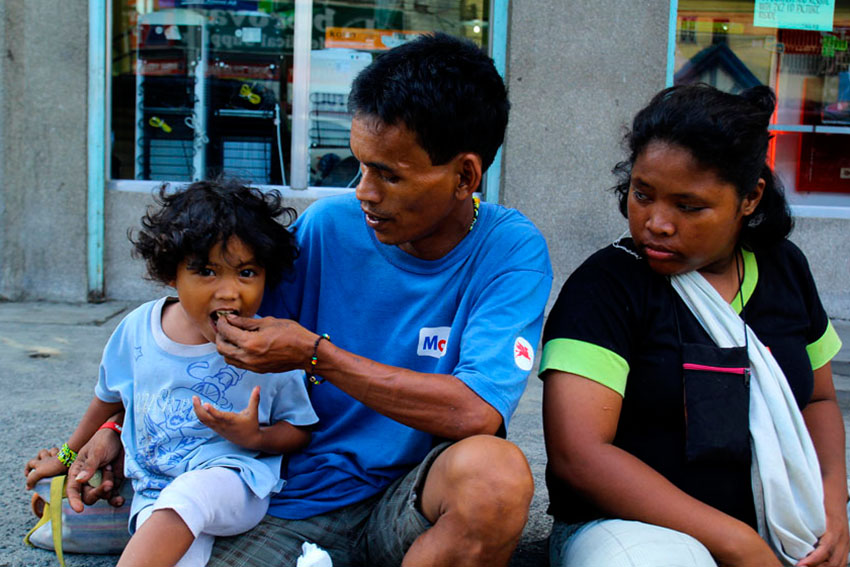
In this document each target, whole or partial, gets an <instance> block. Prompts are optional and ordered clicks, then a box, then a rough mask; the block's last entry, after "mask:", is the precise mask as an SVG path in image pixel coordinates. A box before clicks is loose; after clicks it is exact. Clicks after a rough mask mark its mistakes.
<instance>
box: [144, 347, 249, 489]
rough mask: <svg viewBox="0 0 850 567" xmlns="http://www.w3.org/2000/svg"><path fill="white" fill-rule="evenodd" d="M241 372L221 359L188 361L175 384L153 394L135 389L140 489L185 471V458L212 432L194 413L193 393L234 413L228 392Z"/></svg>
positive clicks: (159, 484) (160, 484) (160, 486)
mask: <svg viewBox="0 0 850 567" xmlns="http://www.w3.org/2000/svg"><path fill="white" fill-rule="evenodd" d="M246 372H247V370H241V369H238V368H234V367H233V366H230V365H227V364H224V363H222V364H221V366H220V367H218V368H216V367H215V366H213V367H212V368H211V367H210V363H209V362H208V361H200V362H193V363H191V364H189V365H188V366H187V367H186V374H185V377H184V379H183V380H178V381H177V383H176V384H177V385H172V387H170V388H163V389H161V390H159V391H155V392H153V391H151V392H139V394H138V395H137V402H136V403H137V405H136V423H137V436H138V443H137V452H136V459H135V460H136V461H137V462H138V463H139V464H140V465H141V466H142V467H144V468H145V469H146V472H147V475H146V476H148V477H149V478H150V483H149V484H148V486H147V487H146V488H145V489H143V491H142V492H145V491H146V490H153V491H159V490H162V489H163V488H165V487H166V486H167V485H168V484H169V483H170V482H171V480H172V479H173V478H174V477H175V476H176V475H178V474H180V473H182V472H184V469H185V460H186V458H187V456H189V455H190V454H191V453H192V451H194V450H195V449H196V448H197V447H199V446H200V445H202V444H203V443H204V442H205V441H206V440H207V439H209V438H211V437H214V436H215V435H217V434H216V433H215V432H214V431H213V430H212V429H210V428H208V427H207V426H206V425H204V424H203V423H201V422H200V420H199V419H198V416H197V415H195V409H194V407H193V406H192V396H198V397H199V398H200V401H201V403H202V404H204V403H209V404H211V405H212V406H214V407H215V408H217V409H219V410H222V411H234V404H233V402H232V401H231V400H229V399H228V398H227V391H228V390H229V389H230V388H232V387H233V386H235V385H236V384H238V383H239V382H240V381H241V380H242V378H243V377H244V376H245V373H246ZM240 409H241V408H240Z"/></svg>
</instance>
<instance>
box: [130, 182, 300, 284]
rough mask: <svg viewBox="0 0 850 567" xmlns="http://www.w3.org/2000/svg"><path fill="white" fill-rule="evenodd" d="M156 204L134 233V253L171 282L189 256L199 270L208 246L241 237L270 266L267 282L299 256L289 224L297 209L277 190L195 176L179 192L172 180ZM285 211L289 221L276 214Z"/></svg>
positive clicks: (153, 272) (277, 279) (274, 281)
mask: <svg viewBox="0 0 850 567" xmlns="http://www.w3.org/2000/svg"><path fill="white" fill-rule="evenodd" d="M154 199H155V200H156V203H157V206H151V207H149V208H148V210H147V213H146V214H145V215H144V216H143V217H142V229H141V230H140V231H139V232H138V235H137V236H136V237H135V238H134V237H133V234H132V230H131V231H130V233H128V236H129V237H130V241H131V242H132V243H133V247H134V249H133V256H134V257H141V258H144V260H145V263H146V264H147V270H148V277H149V278H150V279H152V280H154V281H158V282H160V283H163V284H166V285H169V284H170V283H171V282H173V281H174V280H175V279H176V277H177V266H178V264H180V262H182V261H183V260H187V262H188V264H189V267H191V268H197V269H200V268H201V267H203V266H204V265H206V263H207V261H208V260H209V251H210V250H211V249H212V248H213V247H214V246H215V245H216V244H218V243H219V242H221V243H227V241H228V240H230V237H232V236H236V237H237V238H239V240H241V241H242V242H243V243H244V244H245V245H246V246H248V247H250V248H251V250H252V251H253V253H254V258H255V260H256V262H257V263H258V264H259V265H260V266H262V267H263V269H264V270H265V271H266V285H267V286H273V285H275V284H277V283H279V282H280V280H281V279H282V278H283V275H284V273H285V272H286V271H287V270H289V269H291V268H292V264H293V262H294V261H295V258H296V257H297V256H298V247H297V245H296V243H295V237H294V236H293V235H292V233H291V232H289V231H288V230H287V229H286V226H288V225H289V224H290V223H291V222H292V221H293V220H295V216H296V212H295V209H292V208H290V207H285V206H283V204H282V197H281V195H280V193H279V192H277V191H269V192H266V193H264V192H261V191H260V190H259V189H257V188H255V187H249V186H247V185H243V184H242V183H240V182H239V181H237V180H233V179H217V180H212V181H196V182H194V183H192V184H191V185H189V186H187V187H186V188H184V189H181V190H179V191H176V192H171V191H169V190H168V186H167V185H163V186H162V187H160V189H159V195H158V196H156V197H154ZM281 215H284V216H285V225H284V224H281V223H279V222H278V221H277V220H276V219H277V217H280V216H281Z"/></svg>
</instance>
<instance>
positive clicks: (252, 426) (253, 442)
mask: <svg viewBox="0 0 850 567" xmlns="http://www.w3.org/2000/svg"><path fill="white" fill-rule="evenodd" d="M192 405H193V406H194V407H195V415H197V416H198V419H200V420H201V423H203V424H204V425H206V426H207V427H209V428H210V429H212V430H213V431H215V432H216V433H218V434H219V435H221V436H222V437H224V438H225V439H227V440H228V441H232V442H233V443H236V444H237V445H239V446H240V447H245V448H246V449H254V450H259V446H260V442H261V438H262V433H261V432H260V423H259V420H258V419H259V418H258V417H257V409H258V408H259V406H260V387H259V386H254V389H253V390H251V398H250V399H249V400H248V407H246V408H245V409H243V410H242V411H240V412H239V413H235V412H230V411H221V410H219V409H216V408H214V407H213V406H212V405H211V404H201V400H200V399H199V398H198V396H192Z"/></svg>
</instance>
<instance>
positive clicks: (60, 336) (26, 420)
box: [0, 302, 850, 567]
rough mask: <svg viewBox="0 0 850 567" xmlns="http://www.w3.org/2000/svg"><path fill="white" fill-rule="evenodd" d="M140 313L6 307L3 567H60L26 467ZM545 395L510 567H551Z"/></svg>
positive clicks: (0, 308) (95, 562) (62, 427)
mask: <svg viewBox="0 0 850 567" xmlns="http://www.w3.org/2000/svg"><path fill="white" fill-rule="evenodd" d="M134 306H135V305H134V304H127V303H116V302H108V303H103V304H99V305H90V304H84V305H66V304H53V303H0V388H2V391H3V394H4V395H3V400H4V404H5V406H6V407H5V411H4V412H3V414H2V415H0V436H2V446H3V447H4V450H3V451H2V452H0V502H2V503H3V504H4V509H5V510H6V516H5V520H4V521H3V522H2V523H0V567H23V566H26V567H38V566H44V567H48V566H54V565H58V562H57V561H56V558H55V556H54V555H53V554H52V553H51V552H48V551H43V550H39V549H32V548H28V547H26V546H25V545H24V544H23V543H22V538H23V536H24V534H25V533H26V531H27V530H28V529H29V528H30V527H31V526H32V525H33V524H34V522H35V519H34V516H33V515H32V513H31V512H30V509H29V500H30V497H29V494H28V493H26V492H25V491H24V477H23V470H24V463H25V462H26V460H27V459H29V458H31V457H32V456H34V455H35V453H36V452H37V451H38V449H40V448H43V447H49V446H54V445H58V444H60V443H62V442H63V441H64V440H66V439H67V438H68V436H69V435H70V434H71V431H72V430H73V428H74V426H75V424H76V423H77V421H78V419H79V417H80V416H81V415H82V413H83V411H84V410H85V408H86V407H87V405H88V403H89V401H90V400H91V397H92V395H93V394H92V392H93V388H94V384H95V380H96V377H97V367H98V363H99V361H100V354H101V351H102V350H103V345H104V344H106V340H107V339H108V338H109V335H110V333H111V332H112V330H113V329H114V328H115V326H116V325H117V324H118V322H119V321H120V320H121V318H122V316H123V315H124V314H125V313H126V312H127V311H128V310H129V309H131V308H132V307H134ZM834 324H835V327H836V329H837V330H838V332H839V334H840V335H841V338H842V341H843V342H844V345H845V346H844V348H843V349H842V352H841V353H840V354H839V356H838V357H837V358H836V359H835V361H834V362H833V370H834V373H835V383H836V388H837V389H838V399H839V403H840V405H841V409H842V413H843V414H844V419H845V426H846V424H847V423H848V420H850V321H834ZM541 395H542V387H541V383H540V381H539V380H537V379H536V378H533V379H531V380H529V385H528V388H527V390H526V392H525V395H524V396H523V398H522V400H521V402H520V405H519V408H518V409H517V412H516V414H515V415H514V417H513V421H512V423H511V427H510V435H509V439H511V440H512V441H514V442H515V443H517V444H518V445H519V446H520V447H521V448H522V450H523V451H524V452H525V454H526V456H527V457H528V460H529V463H530V464H531V468H532V470H533V472H534V476H535V481H536V483H537V489H536V491H535V497H534V501H533V503H532V510H531V515H530V520H529V523H528V526H527V527H526V531H525V534H524V536H523V539H522V542H521V544H520V547H519V549H518V551H517V553H516V554H515V558H514V560H513V562H512V566H513V567H532V566H535V567H538V566H541V565H546V553H545V538H546V536H547V534H548V532H549V528H550V526H551V519H550V518H549V517H548V516H546V514H545V510H546V504H547V498H546V490H545V483H544V480H543V472H544V468H545V465H546V455H545V451H544V448H543V432H542V422H541V415H540V403H541ZM65 560H66V564H67V566H68V567H83V566H85V567H108V566H112V565H114V564H115V562H116V560H117V557H115V556H93V555H73V554H68V555H66V556H65Z"/></svg>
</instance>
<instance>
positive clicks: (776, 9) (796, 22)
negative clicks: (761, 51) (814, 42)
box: [753, 0, 835, 31]
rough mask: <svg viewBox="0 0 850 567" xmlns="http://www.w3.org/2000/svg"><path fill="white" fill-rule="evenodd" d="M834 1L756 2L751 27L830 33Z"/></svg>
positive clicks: (765, 0) (781, 0)
mask: <svg viewBox="0 0 850 567" xmlns="http://www.w3.org/2000/svg"><path fill="white" fill-rule="evenodd" d="M834 14H835V0H756V5H755V9H754V11H753V25H754V26H759V27H764V28H784V29H794V30H813V31H832V21H833V16H834Z"/></svg>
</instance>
